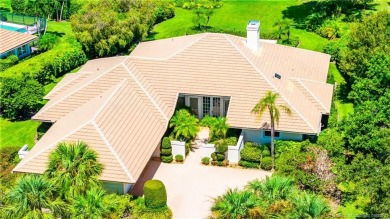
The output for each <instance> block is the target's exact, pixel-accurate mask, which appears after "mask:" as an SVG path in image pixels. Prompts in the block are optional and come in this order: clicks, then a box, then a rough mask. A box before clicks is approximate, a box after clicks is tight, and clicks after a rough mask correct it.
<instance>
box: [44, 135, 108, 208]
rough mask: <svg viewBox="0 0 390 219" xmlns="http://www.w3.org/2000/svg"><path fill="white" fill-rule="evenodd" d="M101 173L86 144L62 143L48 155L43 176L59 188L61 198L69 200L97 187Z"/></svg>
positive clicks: (95, 158)
mask: <svg viewBox="0 0 390 219" xmlns="http://www.w3.org/2000/svg"><path fill="white" fill-rule="evenodd" d="M102 171H103V166H102V164H100V163H99V162H97V155H96V153H95V152H94V151H93V150H91V149H90V148H89V147H88V145H87V144H85V143H83V142H77V143H64V142H63V143H60V144H59V145H58V146H57V148H56V149H55V150H54V151H53V152H52V154H51V155H50V157H49V165H48V168H47V170H46V171H45V175H46V176H47V177H48V178H49V179H51V180H52V181H53V182H54V183H55V184H56V185H59V186H60V188H61V197H63V198H65V199H67V200H69V199H70V198H72V197H74V196H76V195H79V194H84V193H85V191H86V190H88V189H89V188H92V187H94V186H96V185H99V184H100V181H99V179H98V176H99V175H100V174H101V173H102Z"/></svg>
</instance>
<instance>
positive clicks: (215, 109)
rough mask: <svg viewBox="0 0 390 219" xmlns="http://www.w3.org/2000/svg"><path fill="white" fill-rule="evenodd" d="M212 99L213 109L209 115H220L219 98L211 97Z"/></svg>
mask: <svg viewBox="0 0 390 219" xmlns="http://www.w3.org/2000/svg"><path fill="white" fill-rule="evenodd" d="M212 99H213V109H212V110H211V116H214V117H218V116H221V98H220V97H212Z"/></svg>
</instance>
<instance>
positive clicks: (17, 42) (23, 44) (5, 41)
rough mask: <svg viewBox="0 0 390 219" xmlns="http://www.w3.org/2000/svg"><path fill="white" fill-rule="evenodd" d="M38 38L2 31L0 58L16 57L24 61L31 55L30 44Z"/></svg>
mask: <svg viewBox="0 0 390 219" xmlns="http://www.w3.org/2000/svg"><path fill="white" fill-rule="evenodd" d="M36 39H37V36H34V35H30V34H27V33H19V32H15V31H9V30H4V29H0V58H5V57H7V56H10V55H16V56H17V57H18V58H19V59H22V58H24V57H26V56H28V55H30V54H31V46H30V43H31V42H33V41H34V40H36Z"/></svg>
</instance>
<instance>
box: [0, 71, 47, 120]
mask: <svg viewBox="0 0 390 219" xmlns="http://www.w3.org/2000/svg"><path fill="white" fill-rule="evenodd" d="M43 95H44V89H43V87H42V85H41V84H39V83H38V82H37V81H36V80H34V79H32V78H31V77H29V76H23V77H13V78H3V80H2V86H1V87H0V100H1V101H0V109H1V111H2V112H1V113H2V115H3V116H4V117H5V118H9V119H16V118H25V117H29V116H30V115H31V114H32V113H34V112H36V111H37V110H38V109H39V108H40V107H41V101H42V97H43Z"/></svg>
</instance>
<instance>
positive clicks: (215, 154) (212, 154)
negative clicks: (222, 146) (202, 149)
mask: <svg viewBox="0 0 390 219" xmlns="http://www.w3.org/2000/svg"><path fill="white" fill-rule="evenodd" d="M211 159H212V160H213V161H217V153H215V152H214V153H211Z"/></svg>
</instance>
